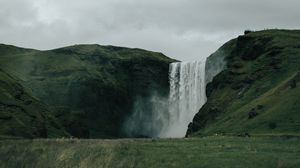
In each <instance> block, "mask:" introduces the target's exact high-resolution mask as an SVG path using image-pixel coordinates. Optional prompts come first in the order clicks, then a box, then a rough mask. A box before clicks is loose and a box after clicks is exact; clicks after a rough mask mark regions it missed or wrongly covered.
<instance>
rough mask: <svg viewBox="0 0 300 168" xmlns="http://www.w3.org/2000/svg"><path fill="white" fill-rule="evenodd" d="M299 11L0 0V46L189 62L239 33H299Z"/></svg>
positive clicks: (275, 6)
mask: <svg viewBox="0 0 300 168" xmlns="http://www.w3.org/2000/svg"><path fill="white" fill-rule="evenodd" d="M299 11H300V1H299V0H0V43H5V44H13V45H17V46H22V47H27V48H36V49H43V50H46V49H53V48H57V47H62V46H66V45H73V44H83V43H88V44H95V43H97V44H101V45H117V46H126V47H137V48H144V49H148V50H153V51H160V52H163V53H164V54H166V55H168V56H170V57H173V58H176V59H179V60H184V61H191V60H200V59H203V58H205V57H207V56H208V55H210V54H211V53H212V52H214V51H215V50H216V49H217V48H218V47H220V46H221V45H222V44H223V43H224V42H226V41H228V40H229V39H231V38H234V37H236V36H237V35H239V34H242V33H243V31H244V30H245V29H253V30H260V29H265V28H288V29H297V28H300V12H299Z"/></svg>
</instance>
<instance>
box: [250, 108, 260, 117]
mask: <svg viewBox="0 0 300 168" xmlns="http://www.w3.org/2000/svg"><path fill="white" fill-rule="evenodd" d="M257 115H258V113H257V112H256V111H255V109H252V110H251V111H250V112H249V113H248V119H252V118H254V117H256V116H257Z"/></svg>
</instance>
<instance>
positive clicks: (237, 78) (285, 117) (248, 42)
mask: <svg viewBox="0 0 300 168" xmlns="http://www.w3.org/2000/svg"><path fill="white" fill-rule="evenodd" d="M224 65H225V66H224ZM216 70H217V71H216ZM299 70H300V31H298V30H266V31H258V32H250V33H249V32H247V34H245V35H242V36H239V37H238V38H236V39H233V40H231V41H229V42H228V43H226V44H225V45H223V46H222V47H221V48H220V49H219V50H218V51H217V52H216V53H215V54H213V55H212V56H210V57H209V58H208V61H207V68H206V71H207V72H206V74H207V75H208V77H207V81H208V82H210V81H211V82H210V83H208V85H207V88H206V94H207V97H208V100H207V103H206V104H205V105H204V106H203V107H202V108H201V109H200V111H199V112H198V113H197V114H196V116H195V117H194V119H193V122H192V123H191V124H190V125H189V129H188V131H187V135H188V136H197V135H201V136H204V135H211V134H229V135H245V134H246V135H248V134H299V133H300V122H299V121H300V113H299V112H300V87H299V86H298V85H299V82H300V72H299ZM218 72H220V73H218ZM215 74H217V75H216V76H214V75H215ZM213 76H214V78H213Z"/></svg>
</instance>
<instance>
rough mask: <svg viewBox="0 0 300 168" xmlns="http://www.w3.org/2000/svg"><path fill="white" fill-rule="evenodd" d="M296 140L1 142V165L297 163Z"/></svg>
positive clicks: (187, 167)
mask: <svg viewBox="0 0 300 168" xmlns="http://www.w3.org/2000/svg"><path fill="white" fill-rule="evenodd" d="M299 155H300V143H299V139H298V138H292V139H286V138H279V137H278V138H262V137H257V138H237V137H219V136H216V137H206V138H195V139H194V138H188V139H141V140H137V139H122V140H78V139H73V140H69V139H58V140H55V139H52V140H22V141H18V140H7V141H0V158H1V159H0V167H12V168H13V167H24V168H27V167H28V168H29V167H30V168H31V167H78V168H81V167H82V168H83V167H91V168H92V167H97V168H102V167H106V168H109V167H112V168H118V167H122V168H123V167H127V168H133V167H135V168H139V167H140V168H144V167H147V168H151V167H153V168H157V167H170V168H173V167H174V168H175V167H178V168H182V167H185V168H193V167H194V168H200V167H205V168H209V167H212V168H216V167H220V168H221V167H222V168H226V167H228V168H232V167H237V168H239V167H241V168H242V167H243V168H244V167H248V168H252V167H253V168H257V167H278V168H281V167H282V168H283V167H284V168H292V167H295V168H296V167H299V166H300V160H299Z"/></svg>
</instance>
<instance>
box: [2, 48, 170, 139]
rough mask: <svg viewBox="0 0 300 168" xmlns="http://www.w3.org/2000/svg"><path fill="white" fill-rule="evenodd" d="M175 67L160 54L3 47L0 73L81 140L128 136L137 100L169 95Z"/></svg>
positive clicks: (115, 50)
mask: <svg viewBox="0 0 300 168" xmlns="http://www.w3.org/2000/svg"><path fill="white" fill-rule="evenodd" d="M173 61H174V60H172V59H170V58H168V57H166V56H164V55H163V54H161V53H156V52H151V51H146V50H141V49H129V48H123V47H114V46H100V45H75V46H70V47H65V48H59V49H55V50H49V51H38V50H32V49H23V48H18V47H14V46H9V45H0V66H1V69H3V71H5V73H7V74H9V75H11V76H13V77H14V78H15V79H17V80H18V81H19V83H20V85H22V87H24V88H26V90H27V91H28V94H29V95H31V96H32V97H35V98H36V99H38V100H39V101H41V102H43V103H45V104H46V105H47V106H48V107H50V109H51V110H50V112H51V115H52V116H53V118H55V120H56V121H57V122H58V123H60V124H61V125H62V126H63V127H64V128H65V130H66V131H67V132H69V133H70V134H71V135H72V136H75V137H81V138H112V137H122V136H126V135H125V134H124V132H123V130H122V126H123V125H122V124H123V122H124V120H125V119H126V117H127V116H128V115H130V113H131V112H132V108H133V104H134V101H135V99H136V97H147V96H150V95H151V94H152V92H154V91H155V92H157V93H156V94H159V95H167V94H168V90H169V84H168V68H169V63H170V62H173ZM2 80H4V81H5V79H2ZM0 101H1V102H2V101H4V100H3V99H1V100H0ZM28 112H29V113H31V111H28ZM0 113H7V111H6V110H5V109H2V110H1V111H0ZM32 113H33V111H32ZM7 122H9V121H7ZM11 124H12V123H11ZM11 126H12V127H13V125H11ZM26 126H27V127H31V126H32V125H30V123H26ZM0 129H2V127H1V128H0ZM8 134H9V133H8ZM36 137H41V136H39V135H37V136H36Z"/></svg>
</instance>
